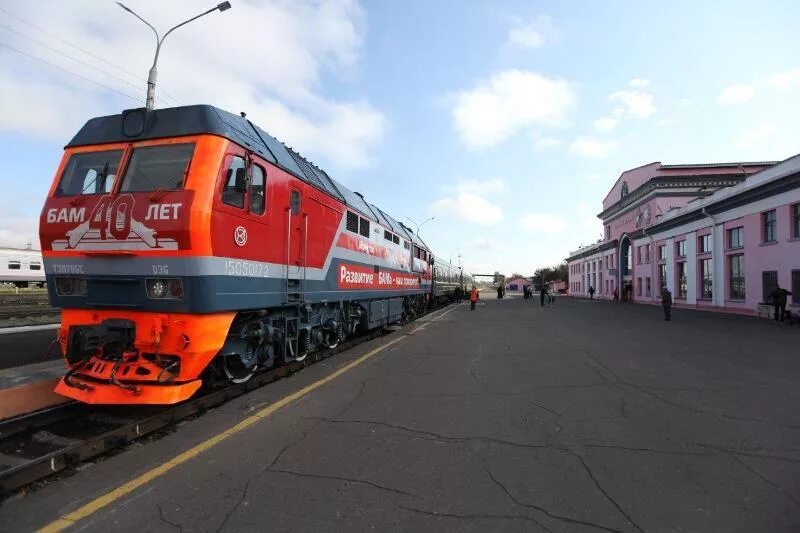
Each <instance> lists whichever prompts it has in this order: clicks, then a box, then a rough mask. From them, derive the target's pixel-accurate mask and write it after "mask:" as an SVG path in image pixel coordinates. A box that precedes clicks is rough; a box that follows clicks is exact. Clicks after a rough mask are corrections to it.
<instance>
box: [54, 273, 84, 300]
mask: <svg viewBox="0 0 800 533" xmlns="http://www.w3.org/2000/svg"><path fill="white" fill-rule="evenodd" d="M55 286H56V294H57V295H58V296H86V280H85V279H83V278H76V277H73V276H56V279H55Z"/></svg>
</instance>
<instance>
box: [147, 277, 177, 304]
mask: <svg viewBox="0 0 800 533" xmlns="http://www.w3.org/2000/svg"><path fill="white" fill-rule="evenodd" d="M147 297H148V298H151V299H153V300H182V299H183V280H182V279H180V278H149V279H148V280H147Z"/></svg>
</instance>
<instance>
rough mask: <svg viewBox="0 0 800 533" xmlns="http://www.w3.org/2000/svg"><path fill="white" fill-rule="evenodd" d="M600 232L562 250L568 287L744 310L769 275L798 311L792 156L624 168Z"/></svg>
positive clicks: (798, 182)
mask: <svg viewBox="0 0 800 533" xmlns="http://www.w3.org/2000/svg"><path fill="white" fill-rule="evenodd" d="M599 216H600V218H602V219H603V223H604V226H605V238H604V239H603V240H601V241H599V242H598V243H595V244H594V245H591V246H587V247H583V248H581V249H579V250H577V251H575V252H573V253H572V254H570V257H569V258H568V259H567V262H568V265H569V273H570V279H569V290H570V292H571V293H572V294H575V295H579V296H580V295H588V290H589V287H590V286H591V287H594V288H595V291H596V294H595V297H599V298H609V299H610V298H613V297H614V295H615V292H616V294H617V295H618V296H619V298H620V299H621V300H627V299H630V300H632V301H634V302H642V303H659V302H660V294H661V287H662V286H666V287H667V288H669V290H670V291H671V292H672V294H673V299H674V301H675V305H676V306H686V307H693V308H701V309H702V308H708V309H716V310H723V311H731V312H739V313H747V314H753V313H756V312H757V309H758V304H759V303H762V302H764V301H765V300H766V299H767V296H768V294H769V293H770V292H771V291H772V290H773V288H774V287H775V285H776V284H779V285H780V286H781V287H784V288H788V289H789V290H791V291H792V292H793V293H794V294H793V295H792V296H791V297H790V302H789V303H790V305H791V306H793V307H792V309H796V310H795V312H798V311H800V294H799V293H800V156H795V157H793V158H790V159H787V160H786V161H783V162H780V163H778V164H775V163H772V162H764V163H734V164H716V165H661V164H660V163H652V164H650V165H645V166H644V167H639V168H637V169H633V170H629V171H627V172H624V173H623V174H622V175H621V176H620V178H619V179H618V180H617V183H616V184H615V185H614V187H613V188H612V190H611V192H610V193H609V195H608V196H607V197H606V199H605V200H604V202H603V212H602V213H600V215H599Z"/></svg>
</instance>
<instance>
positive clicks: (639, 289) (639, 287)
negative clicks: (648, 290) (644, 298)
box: [636, 278, 642, 296]
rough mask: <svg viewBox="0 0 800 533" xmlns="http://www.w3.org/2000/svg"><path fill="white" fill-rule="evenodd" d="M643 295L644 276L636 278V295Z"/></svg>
mask: <svg viewBox="0 0 800 533" xmlns="http://www.w3.org/2000/svg"><path fill="white" fill-rule="evenodd" d="M641 295H642V278H636V296H641Z"/></svg>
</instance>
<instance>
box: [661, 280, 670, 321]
mask: <svg viewBox="0 0 800 533" xmlns="http://www.w3.org/2000/svg"><path fill="white" fill-rule="evenodd" d="M661 307H663V308H664V320H666V321H667V322H669V319H670V314H671V312H672V293H671V292H669V289H668V288H666V287H664V288H663V289H661Z"/></svg>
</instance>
